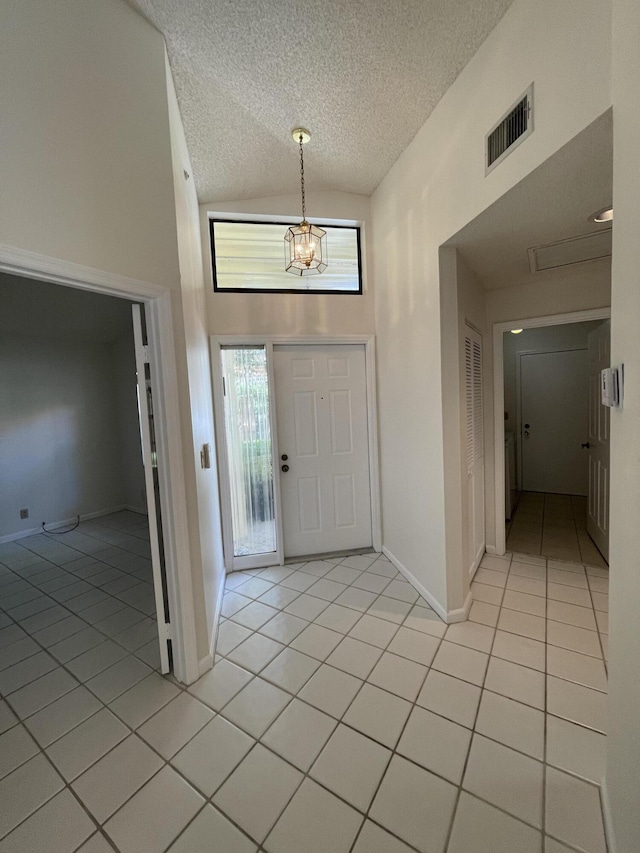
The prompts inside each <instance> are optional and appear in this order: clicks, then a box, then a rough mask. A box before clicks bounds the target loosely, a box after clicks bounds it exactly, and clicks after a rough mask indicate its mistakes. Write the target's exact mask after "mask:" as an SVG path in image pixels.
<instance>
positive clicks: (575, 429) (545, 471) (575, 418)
mask: <svg viewBox="0 0 640 853" xmlns="http://www.w3.org/2000/svg"><path fill="white" fill-rule="evenodd" d="M520 400H521V409H520V411H521V420H520V442H521V443H520V446H521V448H522V483H523V489H524V490H525V491H531V492H553V493H556V494H564V495H586V494H587V492H588V486H589V476H588V458H587V454H586V453H585V449H584V448H582V447H581V445H582V444H583V443H586V441H587V435H588V430H589V403H588V400H589V357H588V352H587V350H586V349H583V350H564V351H561V352H542V353H524V354H522V355H521V356H520Z"/></svg>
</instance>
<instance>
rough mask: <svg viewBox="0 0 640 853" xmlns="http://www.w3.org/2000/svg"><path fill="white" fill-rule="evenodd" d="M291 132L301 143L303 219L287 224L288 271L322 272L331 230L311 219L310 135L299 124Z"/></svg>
mask: <svg viewBox="0 0 640 853" xmlns="http://www.w3.org/2000/svg"><path fill="white" fill-rule="evenodd" d="M291 136H292V137H293V140H294V141H295V142H297V143H298V145H299V147H300V190H301V195H302V222H301V223H300V224H299V225H292V226H291V227H290V228H287V232H286V234H285V235H284V257H285V271H286V272H289V273H292V274H293V275H319V274H320V273H322V272H324V271H325V270H326V268H327V239H326V238H327V232H326V231H324V230H323V229H322V228H319V227H318V226H317V225H312V224H311V223H310V222H307V217H306V210H305V196H304V154H303V152H302V146H303V145H304V144H305V143H307V142H308V141H309V139H310V134H309V131H308V130H305V129H304V128H301V127H299V128H296V129H295V130H294V131H293V132H292V133H291Z"/></svg>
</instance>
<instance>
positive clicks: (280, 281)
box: [211, 220, 361, 293]
mask: <svg viewBox="0 0 640 853" xmlns="http://www.w3.org/2000/svg"><path fill="white" fill-rule="evenodd" d="M321 227H322V228H324V230H325V231H326V232H327V238H326V239H327V255H328V267H327V269H326V270H325V271H324V272H323V273H322V274H321V275H311V276H304V278H301V277H299V276H294V275H291V274H290V273H287V272H285V270H284V235H285V231H286V229H287V225H286V224H284V223H283V224H274V223H271V222H270V223H266V222H258V223H254V222H222V221H217V220H212V221H211V235H212V239H211V246H212V251H213V282H214V287H215V289H216V290H240V291H243V290H250V291H254V290H257V291H263V290H278V291H283V290H284V291H301V292H326V291H329V292H336V293H360V292H361V281H360V245H359V241H360V229H359V228H346V227H345V228H339V227H337V226H333V227H332V226H329V225H321Z"/></svg>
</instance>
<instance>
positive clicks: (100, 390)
mask: <svg viewBox="0 0 640 853" xmlns="http://www.w3.org/2000/svg"><path fill="white" fill-rule="evenodd" d="M132 358H133V347H132V344H131V343H127V342H126V341H124V340H120V341H118V342H117V344H110V343H92V342H88V341H78V340H74V339H69V338H60V337H48V336H42V335H38V336H34V335H30V334H28V333H25V332H22V333H19V334H11V333H7V332H6V331H5V332H3V333H2V335H1V337H0V481H1V483H2V488H1V490H0V537H4V536H9V535H11V534H16V533H20V532H21V531H25V530H30V529H33V528H38V527H39V526H40V524H41V522H43V521H46V522H47V523H51V522H56V521H62V520H65V519H68V518H73V517H74V516H76V515H85V514H89V513H97V512H102V511H105V510H110V509H113V508H115V507H121V506H124V505H127V504H131V505H133V506H138V507H139V506H141V505H143V502H142V500H141V484H142V482H143V481H142V480H141V478H140V474H141V464H140V439H139V431H138V426H137V409H136V400H135V385H133V384H132V383H135V362H134V361H132ZM23 507H26V508H28V509H29V518H28V519H25V520H21V519H20V509H21V508H23Z"/></svg>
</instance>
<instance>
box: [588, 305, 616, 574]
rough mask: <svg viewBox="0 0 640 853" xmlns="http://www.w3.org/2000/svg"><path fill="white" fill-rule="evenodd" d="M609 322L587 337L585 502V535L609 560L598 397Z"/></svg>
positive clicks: (604, 433)
mask: <svg viewBox="0 0 640 853" xmlns="http://www.w3.org/2000/svg"><path fill="white" fill-rule="evenodd" d="M610 347H611V322H610V321H609V320H607V322H606V323H603V324H602V325H601V326H598V328H597V329H595V331H593V332H591V334H590V335H589V500H588V502H587V507H588V513H587V531H588V533H589V536H591V538H592V539H593V541H594V542H595V544H596V546H597V547H598V550H599V551H600V553H601V554H602V556H603V557H604V558H605V560H608V559H609V422H610V416H611V409H610V408H609V407H608V406H603V405H602V402H601V397H600V371H601V370H604V369H605V368H606V367H610V366H611V364H610V362H611V352H610Z"/></svg>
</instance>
